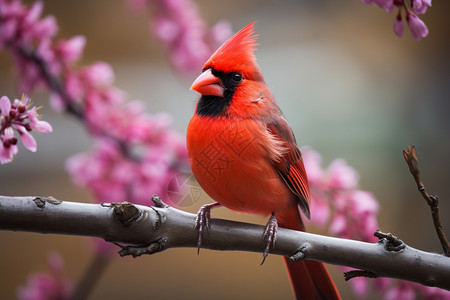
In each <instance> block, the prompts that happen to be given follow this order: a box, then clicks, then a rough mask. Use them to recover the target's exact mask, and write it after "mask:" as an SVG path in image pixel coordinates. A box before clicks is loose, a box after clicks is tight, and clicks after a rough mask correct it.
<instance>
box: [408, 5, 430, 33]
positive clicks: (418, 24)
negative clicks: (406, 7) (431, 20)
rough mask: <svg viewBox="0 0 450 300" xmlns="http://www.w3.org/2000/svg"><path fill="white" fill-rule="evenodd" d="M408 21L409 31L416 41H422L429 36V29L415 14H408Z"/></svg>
mask: <svg viewBox="0 0 450 300" xmlns="http://www.w3.org/2000/svg"><path fill="white" fill-rule="evenodd" d="M406 21H407V23H408V27H409V30H410V31H411V34H412V36H413V37H414V38H415V39H416V40H420V39H421V38H424V37H426V36H427V35H428V28H427V26H426V25H425V23H424V22H423V21H422V20H421V19H419V17H417V16H416V15H415V14H413V13H411V12H410V13H408V14H407V15H406Z"/></svg>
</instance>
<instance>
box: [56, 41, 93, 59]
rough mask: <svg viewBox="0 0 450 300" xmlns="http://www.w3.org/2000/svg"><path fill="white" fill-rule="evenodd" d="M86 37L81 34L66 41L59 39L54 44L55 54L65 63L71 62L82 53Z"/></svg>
mask: <svg viewBox="0 0 450 300" xmlns="http://www.w3.org/2000/svg"><path fill="white" fill-rule="evenodd" d="M85 45H86V38H85V37H84V36H82V35H77V36H74V37H73V38H71V39H69V40H66V41H59V42H57V43H56V45H55V55H57V56H58V57H59V58H60V59H61V60H62V61H64V62H65V63H68V64H70V63H73V62H75V61H77V60H78V59H80V57H81V55H82V54H83V50H84V46H85Z"/></svg>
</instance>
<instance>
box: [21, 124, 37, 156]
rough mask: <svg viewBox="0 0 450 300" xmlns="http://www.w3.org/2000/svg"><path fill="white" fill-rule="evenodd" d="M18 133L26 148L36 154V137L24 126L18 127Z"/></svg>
mask: <svg viewBox="0 0 450 300" xmlns="http://www.w3.org/2000/svg"><path fill="white" fill-rule="evenodd" d="M17 131H18V132H19V135H20V139H21V140H22V144H23V145H24V146H25V148H27V149H28V150H30V151H31V152H36V150H37V144H36V140H35V139H34V137H33V136H32V135H31V134H30V133H29V132H28V131H27V130H26V129H25V128H24V127H23V126H17Z"/></svg>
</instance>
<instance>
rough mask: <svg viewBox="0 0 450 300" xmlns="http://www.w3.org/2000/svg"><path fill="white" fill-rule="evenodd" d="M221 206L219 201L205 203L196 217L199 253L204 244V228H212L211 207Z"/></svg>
mask: <svg viewBox="0 0 450 300" xmlns="http://www.w3.org/2000/svg"><path fill="white" fill-rule="evenodd" d="M219 206H221V205H220V204H219V203H212V204H205V205H203V206H202V207H200V209H199V210H198V212H197V218H196V219H195V229H198V240H197V254H199V253H200V247H201V246H202V239H203V230H204V229H205V228H206V230H208V229H210V228H211V209H212V208H214V207H219Z"/></svg>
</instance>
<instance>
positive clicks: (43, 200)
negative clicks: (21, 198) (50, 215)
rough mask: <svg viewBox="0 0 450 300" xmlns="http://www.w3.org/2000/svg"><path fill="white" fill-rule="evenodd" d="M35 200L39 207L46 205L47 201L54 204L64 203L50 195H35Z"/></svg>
mask: <svg viewBox="0 0 450 300" xmlns="http://www.w3.org/2000/svg"><path fill="white" fill-rule="evenodd" d="M33 202H34V204H36V206H37V207H39V208H44V207H45V203H50V204H53V205H58V204H61V203H62V201H61V200H58V199H55V198H53V197H52V196H48V197H34V198H33Z"/></svg>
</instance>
